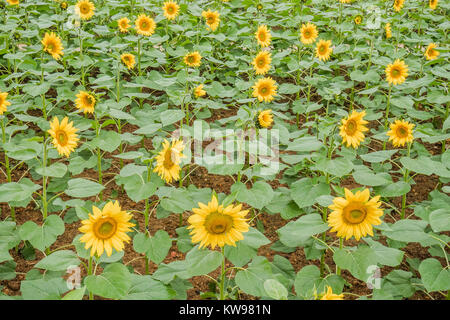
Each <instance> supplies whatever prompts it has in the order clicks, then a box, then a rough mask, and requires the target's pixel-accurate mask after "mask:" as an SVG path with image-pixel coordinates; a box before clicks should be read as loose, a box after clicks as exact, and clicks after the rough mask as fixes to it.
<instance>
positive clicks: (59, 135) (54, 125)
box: [47, 117, 79, 157]
mask: <svg viewBox="0 0 450 320" xmlns="http://www.w3.org/2000/svg"><path fill="white" fill-rule="evenodd" d="M77 131H78V129H77V128H74V127H73V122H72V121H71V122H70V123H69V118H67V117H65V118H64V119H62V121H61V123H59V120H58V118H57V117H54V118H53V120H52V121H50V129H49V130H48V131H47V132H48V133H49V134H50V135H51V136H52V138H53V141H52V143H53V145H54V146H55V148H56V150H57V151H58V153H59V154H60V155H61V156H66V157H69V155H70V153H71V152H72V151H74V150H75V148H76V147H77V141H78V140H79V139H78V136H77V134H76V133H75V132H77Z"/></svg>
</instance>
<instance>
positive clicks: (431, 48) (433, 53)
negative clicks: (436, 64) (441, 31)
mask: <svg viewBox="0 0 450 320" xmlns="http://www.w3.org/2000/svg"><path fill="white" fill-rule="evenodd" d="M435 48H437V45H436V44H435V43H430V44H429V45H428V47H427V50H426V51H425V54H424V55H425V57H426V58H427V60H434V59H436V58H437V57H438V56H439V54H440V53H439V51H437V50H435Z"/></svg>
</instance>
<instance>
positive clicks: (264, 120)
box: [258, 109, 273, 128]
mask: <svg viewBox="0 0 450 320" xmlns="http://www.w3.org/2000/svg"><path fill="white" fill-rule="evenodd" d="M258 123H259V125H260V126H261V127H262V128H268V127H270V126H271V125H272V123H273V114H272V110H271V109H267V110H263V111H260V112H259V114H258Z"/></svg>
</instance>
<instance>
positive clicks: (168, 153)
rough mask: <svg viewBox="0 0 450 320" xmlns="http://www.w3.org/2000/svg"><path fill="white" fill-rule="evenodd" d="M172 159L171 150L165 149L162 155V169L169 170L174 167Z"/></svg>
mask: <svg viewBox="0 0 450 320" xmlns="http://www.w3.org/2000/svg"><path fill="white" fill-rule="evenodd" d="M173 158H174V155H173V151H172V148H169V149H167V151H166V153H165V154H164V162H163V166H164V168H166V169H168V170H169V169H171V168H172V167H173V166H174V165H175V161H174V159H173Z"/></svg>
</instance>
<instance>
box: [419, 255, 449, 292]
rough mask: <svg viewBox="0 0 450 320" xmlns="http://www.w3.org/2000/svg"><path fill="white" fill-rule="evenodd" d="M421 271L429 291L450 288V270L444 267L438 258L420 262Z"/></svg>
mask: <svg viewBox="0 0 450 320" xmlns="http://www.w3.org/2000/svg"><path fill="white" fill-rule="evenodd" d="M419 272H420V275H421V277H422V282H423V284H424V286H425V288H426V289H427V291H429V292H432V291H447V290H450V270H449V269H448V268H443V267H442V265H441V263H440V262H439V261H438V260H436V259H434V258H428V259H425V260H423V261H422V262H421V263H420V266H419Z"/></svg>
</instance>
